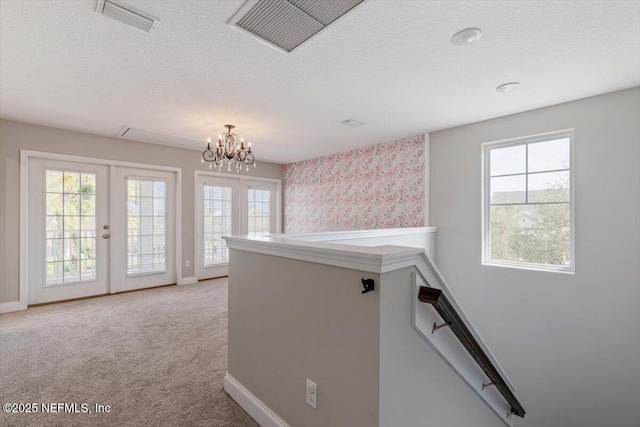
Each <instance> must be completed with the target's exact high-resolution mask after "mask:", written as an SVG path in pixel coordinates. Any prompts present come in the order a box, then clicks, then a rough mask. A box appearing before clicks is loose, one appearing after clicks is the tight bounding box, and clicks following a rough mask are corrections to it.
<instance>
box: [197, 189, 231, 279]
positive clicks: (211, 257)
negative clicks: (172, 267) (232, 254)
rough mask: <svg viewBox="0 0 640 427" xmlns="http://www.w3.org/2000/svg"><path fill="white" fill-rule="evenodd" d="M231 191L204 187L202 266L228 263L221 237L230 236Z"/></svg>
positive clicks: (227, 254) (226, 249)
mask: <svg viewBox="0 0 640 427" xmlns="http://www.w3.org/2000/svg"><path fill="white" fill-rule="evenodd" d="M231 194H232V189H231V187H221V186H217V185H207V184H205V186H204V204H203V206H204V227H203V230H204V236H203V241H204V248H203V249H204V257H203V258H204V266H205V267H211V266H214V265H216V264H226V263H227V262H229V249H228V248H227V244H226V241H225V240H224V239H223V238H222V236H229V235H231V234H232V219H233V217H232V205H231V200H232V195H231Z"/></svg>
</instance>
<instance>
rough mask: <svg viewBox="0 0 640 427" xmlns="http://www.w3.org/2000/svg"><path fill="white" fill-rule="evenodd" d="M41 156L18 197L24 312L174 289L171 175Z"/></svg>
mask: <svg viewBox="0 0 640 427" xmlns="http://www.w3.org/2000/svg"><path fill="white" fill-rule="evenodd" d="M42 154H44V155H43V156H42V157H37V156H30V157H29V158H28V160H27V166H28V172H27V176H28V183H27V185H26V187H27V194H26V196H23V197H25V198H26V201H27V206H28V209H27V212H28V213H27V215H26V217H27V230H28V232H27V233H26V234H27V239H26V241H27V250H26V254H27V262H26V264H27V271H26V276H27V277H26V278H25V281H26V288H27V292H26V293H27V303H28V304H41V303H47V302H54V301H63V300H69V299H77V298H83V297H89V296H95V295H103V294H108V293H117V292H123V291H128V290H135V289H142V288H148V287H155V286H161V285H167V284H173V283H176V281H177V280H176V279H177V277H176V276H177V274H176V211H177V209H176V181H177V175H178V172H177V171H168V170H158V169H153V167H152V166H147V165H140V166H144V167H133V166H124V165H123V164H120V165H114V164H108V163H109V162H107V161H104V160H98V159H80V158H77V159H78V160H77V161H76V160H75V159H74V160H66V159H64V158H65V157H70V156H56V155H51V156H46V154H47V153H42ZM60 158H63V159H60ZM94 161H95V163H94Z"/></svg>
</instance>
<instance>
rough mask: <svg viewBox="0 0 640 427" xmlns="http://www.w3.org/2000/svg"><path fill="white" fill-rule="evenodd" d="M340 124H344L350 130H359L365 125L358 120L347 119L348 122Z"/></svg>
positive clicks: (344, 121)
mask: <svg viewBox="0 0 640 427" xmlns="http://www.w3.org/2000/svg"><path fill="white" fill-rule="evenodd" d="M340 123H342V124H343V125H345V126H349V127H350V128H359V127H360V126H362V125H363V124H364V123H360V122H359V121H357V120H353V119H347V120H343V121H341V122H340Z"/></svg>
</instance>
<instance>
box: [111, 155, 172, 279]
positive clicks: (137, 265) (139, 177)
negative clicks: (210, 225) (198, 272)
mask: <svg viewBox="0 0 640 427" xmlns="http://www.w3.org/2000/svg"><path fill="white" fill-rule="evenodd" d="M114 169H115V171H114V178H113V180H112V185H113V187H114V189H115V197H114V206H113V225H114V232H113V233H112V242H111V244H112V245H113V247H114V248H115V250H114V251H113V261H112V272H113V273H112V281H111V289H112V292H122V291H130V290H134V289H142V288H149V287H153V286H161V285H167V284H171V283H176V272H175V269H176V268H175V265H174V264H175V262H174V260H175V250H174V249H175V215H174V212H175V209H174V206H175V179H174V176H175V174H174V173H173V172H166V171H157V170H152V169H137V168H125V167H116V168H114Z"/></svg>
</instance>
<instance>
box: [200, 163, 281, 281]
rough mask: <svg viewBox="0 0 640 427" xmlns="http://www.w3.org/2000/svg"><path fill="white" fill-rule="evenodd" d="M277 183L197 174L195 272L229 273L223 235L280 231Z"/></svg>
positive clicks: (208, 275)
mask: <svg viewBox="0 0 640 427" xmlns="http://www.w3.org/2000/svg"><path fill="white" fill-rule="evenodd" d="M279 191H280V190H279V185H278V184H277V183H276V182H273V181H267V180H264V181H263V180H253V179H245V178H227V177H222V176H219V175H214V174H206V173H202V174H198V175H196V216H197V218H196V236H197V239H196V240H197V241H196V250H197V257H196V263H197V265H196V275H197V277H198V279H199V280H202V279H209V278H213V277H222V276H226V275H228V273H229V268H228V263H229V249H228V248H227V244H226V241H225V240H224V239H223V237H224V236H231V235H251V236H260V235H265V234H270V233H277V232H278V231H279V229H278V224H279V221H280V218H279V209H278V203H279V200H280V194H279Z"/></svg>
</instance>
